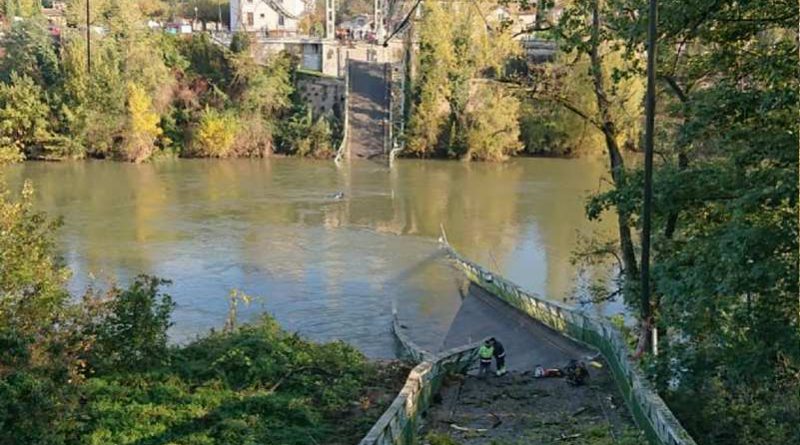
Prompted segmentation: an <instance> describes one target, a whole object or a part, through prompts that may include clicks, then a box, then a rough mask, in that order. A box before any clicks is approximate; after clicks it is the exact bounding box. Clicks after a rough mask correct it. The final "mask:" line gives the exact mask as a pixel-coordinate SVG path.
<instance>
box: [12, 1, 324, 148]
mask: <svg viewBox="0 0 800 445" xmlns="http://www.w3.org/2000/svg"><path fill="white" fill-rule="evenodd" d="M207 3H208V5H207V6H208V7H209V8H211V6H212V4H213V9H214V13H215V15H216V5H217V4H216V2H214V1H213V0H210V2H207ZM85 5H86V3H85V0H72V1H69V2H67V10H66V18H67V21H68V23H73V24H81V23H83V21H84V11H85V9H84V8H85ZM90 11H91V17H90V18H91V21H92V24H93V25H94V26H97V27H102V28H103V29H105V30H106V31H104V32H103V33H102V35H101V33H97V35H95V36H94V37H93V39H92V52H91V60H92V67H91V73H89V72H88V68H87V63H86V62H87V60H86V40H85V36H84V34H83V33H82V32H78V31H76V30H73V29H72V28H69V27H67V28H65V29H64V30H62V31H63V34H62V38H61V39H60V41H56V40H54V39H53V38H52V37H51V36H50V35H49V33H48V30H47V25H46V24H45V23H44V22H43V21H40V20H34V19H31V20H25V21H22V22H15V23H14V24H13V25H12V26H11V29H10V31H9V34H8V36H7V37H6V38H4V39H3V42H2V46H3V49H4V50H5V51H6V53H7V56H6V57H3V58H2V59H0V87H2V88H3V90H2V92H1V93H0V94H1V95H3V96H4V97H5V98H2V97H0V107H2V108H3V110H2V113H3V116H2V117H3V119H2V122H0V127H2V128H0V158H2V159H4V160H5V161H18V160H21V159H22V158H23V157H25V156H26V157H29V158H47V159H63V158H79V157H83V156H91V157H98V158H112V159H121V160H127V161H133V162H142V161H146V160H148V159H150V158H151V157H152V156H154V155H158V154H159V151H164V153H167V154H174V153H181V154H184V155H189V156H213V157H228V156H264V155H267V154H269V153H271V151H272V145H273V141H272V137H273V133H274V132H275V129H276V127H277V125H278V122H279V121H280V120H282V119H283V118H285V117H287V116H288V115H290V114H291V113H292V107H291V106H292V102H291V99H290V96H291V94H292V93H293V89H294V87H293V69H294V65H295V64H296V63H295V61H294V60H292V59H291V58H289V57H287V56H283V55H280V56H276V57H274V58H272V59H271V60H270V61H269V62H268V63H267V64H266V65H262V64H260V63H256V59H255V57H254V55H253V53H252V52H251V50H250V48H249V45H248V44H247V43H249V40H248V39H247V37H246V36H237V37H236V38H235V42H234V43H235V45H234V46H235V48H234V49H235V50H234V51H229V50H227V49H225V48H223V47H221V46H219V45H217V44H216V43H214V42H213V41H211V39H210V38H209V37H208V35H206V34H198V35H194V36H192V37H191V38H180V37H176V36H170V35H166V34H164V33H161V32H157V31H156V32H154V31H150V30H148V29H147V28H145V27H143V26H139V25H138V24H141V23H143V22H144V20H145V17H148V16H157V15H160V14H162V13H163V12H164V11H165V9H164V4H163V3H162V2H159V1H150V0H139V1H133V0H123V1H121V2H120V1H110V0H100V1H97V2H92V7H91V10H90ZM20 104H25V106H24V107H23V106H21V105H20ZM207 109H210V110H212V111H213V112H214V113H216V114H214V115H213V116H209V115H208V114H207V112H206V110H207ZM212 117H213V118H214V119H212ZM220 123H222V124H223V125H222V127H223V128H222V129H221V127H220V125H218V124H220ZM233 124H236V125H233ZM323 126H324V125H323V124H319V125H318V126H317V127H316V129H317V133H320V132H322V133H324V131H323V130H324V128H323ZM197 129H201V130H202V132H203V136H202V137H201V138H200V139H199V140H198V138H197V137H196V136H197V131H196V130H197ZM236 130H241V132H240V133H236ZM231 135H233V136H234V137H233V138H232V139H231V137H230V136H231ZM215 138H216V139H215ZM317 139H319V138H318V137H317ZM187 144H188V146H187ZM5 161H4V162H5Z"/></svg>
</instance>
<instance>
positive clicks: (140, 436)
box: [82, 317, 378, 445]
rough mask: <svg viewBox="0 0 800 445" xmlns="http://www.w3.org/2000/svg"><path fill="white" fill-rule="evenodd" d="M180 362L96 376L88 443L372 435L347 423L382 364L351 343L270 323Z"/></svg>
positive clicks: (206, 341)
mask: <svg viewBox="0 0 800 445" xmlns="http://www.w3.org/2000/svg"><path fill="white" fill-rule="evenodd" d="M170 363H171V364H170V365H169V366H166V367H161V368H155V369H152V370H151V371H149V372H144V373H129V374H117V375H115V376H113V377H103V378H93V379H90V380H89V382H88V385H87V398H88V400H89V403H88V407H87V413H89V420H88V421H87V422H86V424H85V425H84V427H83V430H82V434H83V435H85V437H86V443H119V444H125V443H136V442H137V441H141V440H147V441H148V443H151V442H152V443H176V444H196V443H214V444H234V443H237V444H238V443H281V444H298V445H299V444H306V443H308V442H309V441H310V440H312V441H317V442H319V443H323V442H324V443H332V444H338V443H353V442H355V441H357V440H358V438H359V435H360V434H363V433H364V431H359V430H353V429H351V428H352V426H350V427H347V426H346V425H341V421H340V420H339V419H341V418H342V417H343V415H344V413H345V412H347V411H348V410H350V409H352V408H351V402H352V401H353V400H357V399H358V398H359V395H360V393H361V391H362V390H363V389H362V388H363V385H364V384H365V383H366V382H368V381H369V378H370V377H371V376H372V375H374V373H375V370H374V365H371V364H369V363H367V362H366V361H365V359H364V357H363V356H362V355H361V354H360V353H358V352H357V351H356V350H354V349H353V348H351V347H349V346H347V345H345V344H343V343H331V344H326V345H318V344H314V343H309V342H307V341H305V340H303V339H301V338H300V337H298V336H296V335H292V334H288V333H286V332H284V331H283V330H281V329H280V327H279V326H278V325H277V323H276V322H275V321H274V320H273V319H271V318H269V317H265V318H263V319H262V320H261V321H260V322H258V323H256V324H253V325H244V326H242V327H241V328H238V329H236V330H234V331H232V332H230V333H217V334H212V335H210V336H208V337H206V338H203V339H200V340H197V341H195V342H193V343H191V344H189V345H187V346H186V347H182V348H179V349H175V350H173V351H172V352H171V353H170ZM365 414H366V413H364V412H361V413H360V414H359V415H365ZM377 414H378V413H377V412H370V413H369V416H370V418H371V419H372V420H373V421H374V419H375V418H376V417H377ZM343 426H344V428H343ZM309 438H311V439H309Z"/></svg>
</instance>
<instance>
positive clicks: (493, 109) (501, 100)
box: [464, 85, 521, 161]
mask: <svg viewBox="0 0 800 445" xmlns="http://www.w3.org/2000/svg"><path fill="white" fill-rule="evenodd" d="M475 96H476V97H475V98H474V103H473V104H471V106H470V109H469V110H468V111H467V113H468V114H467V122H468V123H467V137H466V143H467V147H469V148H468V150H469V151H468V152H467V153H466V154H465V155H464V157H465V158H466V159H474V160H481V161H502V160H504V159H506V158H507V157H508V156H509V155H513V154H515V153H516V152H517V151H519V149H520V148H521V146H520V143H519V101H518V100H517V99H516V98H515V97H513V96H510V95H509V94H507V93H505V92H504V91H503V89H502V88H499V87H496V86H489V85H482V86H481V87H480V88H479V90H478V91H477V92H476V93H475Z"/></svg>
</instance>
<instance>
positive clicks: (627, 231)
mask: <svg viewBox="0 0 800 445" xmlns="http://www.w3.org/2000/svg"><path fill="white" fill-rule="evenodd" d="M599 34H600V17H599V12H598V4H597V2H595V3H594V6H593V9H592V37H591V39H592V46H591V50H590V53H589V58H590V60H591V71H592V82H593V84H594V93H595V98H596V99H597V109H598V110H599V111H600V120H601V124H602V128H601V129H602V131H603V136H604V137H605V142H606V149H607V150H608V158H609V162H610V168H611V178H612V179H613V181H614V185H615V186H617V187H621V186H622V185H623V184H622V183H623V181H624V173H625V163H624V161H623V159H622V153H621V151H620V147H619V144H618V143H617V128H616V125H615V124H614V118H613V117H612V116H611V106H610V104H609V102H608V96H606V92H605V86H604V83H603V66H602V60H601V59H600V55H599V50H598V46H599ZM629 216H630V215H628V214H627V213H625V212H622V211H621V210H620V209H619V208H617V221H618V224H619V244H620V250H621V251H622V263H623V266H624V268H625V271H624V274H625V279H626V280H630V282H636V280H638V279H639V267H638V265H637V261H636V253H635V250H634V248H633V238H632V237H631V228H630V225H629V223H628V220H629Z"/></svg>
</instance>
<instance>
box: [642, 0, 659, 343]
mask: <svg viewBox="0 0 800 445" xmlns="http://www.w3.org/2000/svg"><path fill="white" fill-rule="evenodd" d="M657 8H658V5H657V0H650V8H649V12H648V15H647V16H648V23H647V93H646V96H645V130H644V205H643V207H642V213H643V215H642V216H643V220H642V301H641V305H642V307H641V312H642V314H641V318H642V326H643V328H644V329H649V330H650V332H643V334H644V335H645V337H644V340H645V346H646V347H645V349H644V350H647V349H651V350H652V351H653V352H654V353H657V345H656V344H655V338H656V336H655V332H656V331H655V326H654V323H653V315H652V308H651V307H650V222H651V218H652V213H653V133H654V131H655V112H656V21H657V20H658V13H657ZM648 334H652V337H651V338H647V335H648ZM647 346H649V347H647Z"/></svg>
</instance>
